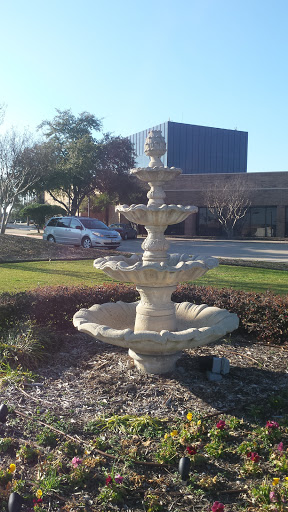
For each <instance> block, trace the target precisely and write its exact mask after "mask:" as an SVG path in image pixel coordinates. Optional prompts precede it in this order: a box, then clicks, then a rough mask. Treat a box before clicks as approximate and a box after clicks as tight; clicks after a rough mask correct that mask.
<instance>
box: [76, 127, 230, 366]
mask: <svg viewBox="0 0 288 512" xmlns="http://www.w3.org/2000/svg"><path fill="white" fill-rule="evenodd" d="M165 152H166V143H165V140H164V138H163V137H162V135H161V131H158V130H154V131H151V132H150V133H149V135H148V137H147V139H146V142H145V153H146V155H147V156H149V157H150V163H149V167H145V168H137V169H132V170H131V173H132V174H135V175H136V176H137V177H138V178H139V179H140V180H142V181H145V182H148V184H149V186H150V191H149V192H148V194H147V197H148V199H149V201H148V204H147V205H144V204H138V205H135V204H132V206H127V205H122V206H118V207H117V209H118V211H119V212H121V213H122V214H123V215H125V217H126V218H127V219H128V220H129V221H132V222H135V223H137V224H144V225H145V228H146V230H147V233H148V236H147V238H146V239H145V241H144V242H143V244H142V249H143V251H144V253H143V255H132V256H130V257H125V256H123V255H121V256H106V257H104V258H98V259H96V260H95V261H94V266H95V268H97V269H101V270H103V271H104V272H105V273H106V274H108V275H109V276H110V277H112V278H114V279H117V280H119V281H123V282H127V281H128V282H133V283H134V284H136V288H137V290H138V291H139V294H140V301H139V302H135V303H132V304H131V303H130V304H127V303H124V302H121V301H119V302H116V303H106V304H101V305H99V304H96V305H94V306H92V307H91V308H89V309H81V310H80V311H78V312H77V313H76V314H75V315H74V319H73V320H74V325H75V326H76V327H77V328H78V329H79V331H82V332H85V333H88V334H90V335H91V336H93V337H94V338H96V339H98V340H102V341H104V342H106V343H111V344H112V345H119V346H121V347H127V348H128V349H129V352H128V353H129V356H130V357H132V358H133V359H134V362H135V365H136V366H137V367H138V368H139V369H141V370H142V371H145V372H146V373H165V372H169V371H172V370H173V369H174V366H175V362H176V361H177V359H178V358H179V357H180V356H181V351H182V350H183V349H191V348H194V347H199V346H201V345H207V344H208V343H211V342H213V341H216V340H217V339H219V338H221V337H222V336H224V335H225V334H227V333H229V332H232V331H233V330H234V329H237V327H238V317H237V316H236V315H235V314H234V313H229V312H228V311H226V310H225V309H219V308H216V307H208V306H207V305H206V304H202V305H195V304H191V303H189V302H183V303H180V304H175V303H174V302H172V301H171V294H172V292H173V291H174V290H175V288H176V286H177V284H178V283H179V282H183V281H188V280H189V281H194V280H195V279H197V278H199V277H201V276H203V275H204V274H205V273H206V272H207V271H208V270H210V269H213V268H215V267H216V266H217V265H218V261H217V260H216V259H215V258H212V257H201V256H190V255H188V254H181V255H180V254H168V252H167V251H168V248H169V243H168V242H167V240H166V238H165V236H164V232H165V230H166V228H167V226H168V225H170V224H178V223H179V222H182V221H183V220H185V219H186V218H187V217H188V216H189V215H190V214H195V213H196V212H197V208H196V207H195V206H182V205H175V204H172V205H167V204H165V203H164V198H165V192H164V190H163V187H164V185H165V182H167V181H169V180H171V179H174V178H176V177H177V176H178V175H179V174H181V172H182V171H181V169H176V168H174V167H171V168H169V167H164V166H163V163H162V161H161V159H160V158H161V156H163V155H164V154H165Z"/></svg>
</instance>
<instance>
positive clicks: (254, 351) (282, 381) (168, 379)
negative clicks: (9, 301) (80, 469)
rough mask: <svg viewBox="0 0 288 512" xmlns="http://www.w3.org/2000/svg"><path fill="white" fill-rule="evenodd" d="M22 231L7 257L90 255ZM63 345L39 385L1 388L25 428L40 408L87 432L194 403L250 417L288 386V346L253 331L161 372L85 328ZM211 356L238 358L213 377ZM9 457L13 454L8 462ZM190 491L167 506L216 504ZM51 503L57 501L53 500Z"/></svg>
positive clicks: (204, 409)
mask: <svg viewBox="0 0 288 512" xmlns="http://www.w3.org/2000/svg"><path fill="white" fill-rule="evenodd" d="M17 238H20V237H15V236H13V237H12V236H9V235H2V236H0V247H1V251H0V261H1V262H3V261H19V260H20V259H22V260H23V258H25V259H26V258H27V259H28V258H29V259H30V260H37V259H38V260H40V259H47V258H51V259H62V258H63V259H73V258H86V259H87V252H86V250H85V249H82V248H77V249H76V248H71V247H69V248H67V247H64V246H58V245H53V244H47V243H46V242H43V241H41V240H33V243H32V244H31V239H29V238H28V240H26V237H21V242H20V241H19V240H18V241H17ZM17 243H18V244H19V243H21V250H19V251H18V250H16V249H15V247H16V246H17ZM32 246H33V247H32ZM92 253H93V254H92ZM99 253H100V254H103V252H101V251H99V250H96V249H93V250H91V249H89V258H90V257H91V258H95V257H97V256H99ZM105 254H107V253H105ZM59 347H60V348H59V351H58V352H56V353H54V354H50V355H49V357H47V359H46V360H45V363H42V365H41V366H40V367H39V368H37V370H36V371H37V383H38V384H37V383H36V384H35V383H34V384H33V385H31V384H28V382H27V383H26V384H24V385H23V384H19V385H17V384H15V381H13V380H11V382H9V381H8V383H7V384H6V386H5V387H2V389H1V402H2V403H7V404H8V405H9V406H10V407H13V408H14V409H15V414H16V416H17V415H18V416H20V417H21V418H22V421H23V430H24V425H25V424H26V423H27V422H29V418H32V417H35V414H36V412H37V415H38V416H37V417H38V419H40V420H41V418H42V419H44V418H45V415H46V414H47V412H48V411H49V412H50V413H54V414H55V415H57V416H58V417H60V418H61V419H62V420H64V421H65V422H67V423H70V422H71V421H73V422H74V423H75V424H76V425H78V427H79V429H80V432H81V431H82V432H83V431H84V427H85V425H87V423H88V422H89V421H91V420H94V419H95V418H99V417H103V416H105V417H110V416H112V415H125V414H130V415H137V416H143V415H146V414H148V415H149V416H152V417H158V418H162V419H167V421H168V422H169V423H170V424H173V421H175V420H176V419H177V418H183V419H185V418H186V414H187V412H188V411H191V412H192V413H193V412H194V411H195V412H197V414H201V415H203V416H210V415H211V416H213V415H215V418H218V417H219V416H220V415H221V413H225V412H227V413H231V414H232V415H234V416H237V417H239V418H242V417H243V414H244V411H245V410H247V408H253V407H257V406H258V405H259V404H263V403H265V402H267V401H268V397H269V396H270V395H271V394H272V393H278V392H280V391H281V390H283V389H286V388H287V384H288V359H287V355H288V346H287V345H284V346H270V345H263V344H260V343H255V342H254V340H253V339H251V338H249V337H246V338H244V337H242V336H239V335H238V334H237V333H234V334H233V335H232V336H228V337H227V338H226V339H223V340H220V341H218V342H217V343H214V344H212V345H209V346H206V347H203V348H199V349H196V350H186V351H185V352H183V355H182V357H181V358H180V359H179V360H178V362H177V364H176V370H175V372H173V373H171V374H166V375H160V376H159V375H145V374H142V373H140V372H139V371H138V370H137V369H136V368H135V367H134V365H133V361H132V360H131V359H130V358H129V357H128V355H127V351H126V350H124V349H121V348H118V347H114V346H110V345H105V344H104V343H101V342H100V341H97V340H94V339H92V338H90V337H89V336H87V335H85V334H81V333H78V332H75V334H74V335H68V334H63V333H62V334H59ZM204 356H217V357H226V358H227V359H228V360H229V362H230V371H229V373H228V374H227V375H226V376H224V377H223V378H222V380H220V381H219V382H211V381H209V380H208V378H207V375H206V373H205V371H202V370H201V362H203V357H204ZM71 411H73V413H71ZM21 414H22V416H21ZM44 422H45V419H44ZM5 429H6V431H5ZM9 432H10V433H9ZM1 435H2V436H3V435H6V436H8V435H11V436H12V437H13V435H15V429H14V430H13V422H12V424H11V425H9V422H8V423H7V427H4V426H2V427H1V428H0V436H1ZM18 435H19V436H20V437H21V436H22V435H23V432H18ZM59 435H60V437H61V434H59ZM63 438H65V435H63ZM8 459H9V457H8V458H7V463H8V462H9V460H8ZM174 470H175V468H174ZM155 471H156V472H157V471H158V469H157V470H156V469H155ZM163 471H164V472H165V471H166V470H164V469H162V470H161V472H162V473H161V474H163ZM159 472H160V470H159ZM166 473H167V471H166ZM159 478H160V473H159ZM228 480H229V479H228ZM159 485H160V484H159ZM235 485H236V484H235ZM219 493H220V494H219ZM168 494H169V493H168ZM178 494H179V493H178ZM180 494H181V492H180ZM236 494H237V493H236ZM235 496H236V495H235ZM182 498H183V497H182ZM182 498H180V497H179V498H177V496H176V497H175V495H174V497H173V493H171V500H170V502H169V500H168V502H169V507H168V505H167V503H166V507H167V508H164V509H163V510H171V511H172V512H174V510H177V511H181V512H182V511H183V512H184V510H195V511H196V510H197V511H200V510H201V511H202V510H203V511H204V510H206V509H207V510H210V509H209V508H207V507H209V503H210V501H209V502H207V503H206V502H205V498H204V497H203V499H202V501H201V500H198V498H197V497H195V499H194V498H193V499H192V501H191V500H190V502H189V503H190V505H189V506H188V508H187V502H185V500H184V501H183V499H182ZM190 498H191V496H190ZM169 499H170V498H169ZM211 499H212V498H211ZM213 499H219V500H220V501H221V500H222V501H225V500H226V501H225V503H227V502H228V503H230V506H229V508H228V507H227V508H225V512H226V510H227V512H228V510H229V512H230V511H236V510H239V509H238V505H239V503H240V502H239V501H238V502H237V501H236V498H235V497H234V495H233V494H229V495H225V492H224V491H222V494H221V491H219V490H218V491H217V494H216V495H215V496H214V497H213ZM213 499H212V501H213ZM237 499H239V497H238V495H237ZM177 500H178V501H177ZM64 501H65V500H64ZM240 501H241V500H240ZM140 502H141V500H140V501H139V503H140ZM59 503H60V504H61V507H63V508H59V509H58V510H71V511H72V510H80V509H81V507H79V508H77V507H76V508H75V509H74V508H73V507H72V506H69V507H68V508H65V507H64V506H63V501H61V499H60V501H59ZM139 503H138V505H137V500H136V501H135V500H134V501H132V502H129V500H128V505H127V504H126V505H125V506H123V508H121V507H120V508H118V506H117V505H115V506H112V505H111V508H109V507H108V508H107V509H106V508H105V510H126V511H128V512H129V510H131V511H132V510H133V511H135V512H137V511H139V512H140V511H143V510H146V509H145V508H144V506H143V505H139ZM197 503H198V505H197ZM237 503H238V504H237ZM243 503H244V502H243V500H242V504H243ZM59 507H60V505H59ZM87 507H88V508H85V507H82V508H83V510H95V511H97V510H99V512H100V510H101V511H102V508H101V509H100V508H99V509H98V508H97V507H96V508H93V507H92V508H91V509H90V508H89V506H88V505H87ZM189 507H192V508H189ZM45 510H46V508H45ZM47 510H48V509H47ZM51 510H56V509H54V508H53V507H52V508H51ZM103 510H104V508H103ZM155 510H158V509H156V508H155ZM159 510H160V509H159ZM247 510H248V509H247ZM250 510H254V509H252V508H251V509H250ZM255 510H256V509H255ZM257 510H258V509H257ZM259 510H260V509H259Z"/></svg>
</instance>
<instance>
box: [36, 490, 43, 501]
mask: <svg viewBox="0 0 288 512" xmlns="http://www.w3.org/2000/svg"><path fill="white" fill-rule="evenodd" d="M35 494H36V498H38V500H40V498H41V496H42V494H43V492H42V491H41V489H38V491H36V493H35Z"/></svg>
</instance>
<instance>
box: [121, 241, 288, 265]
mask: <svg viewBox="0 0 288 512" xmlns="http://www.w3.org/2000/svg"><path fill="white" fill-rule="evenodd" d="M167 239H168V240H169V242H170V244H171V245H170V248H169V252H170V253H171V252H178V253H184V252H188V253H189V254H194V255H195V254H201V255H202V256H215V257H217V258H240V259H246V260H255V259H256V260H263V261H279V262H286V263H288V242H274V241H273V242H272V241H271V242H269V241H262V240H261V241H260V240H259V241H258V240H256V241H253V242H251V241H242V240H234V241H226V240H199V239H193V240H191V239H175V238H174V239H171V238H167ZM142 241H143V239H141V238H139V239H137V240H126V241H123V242H122V244H121V251H128V252H142V249H141V243H142Z"/></svg>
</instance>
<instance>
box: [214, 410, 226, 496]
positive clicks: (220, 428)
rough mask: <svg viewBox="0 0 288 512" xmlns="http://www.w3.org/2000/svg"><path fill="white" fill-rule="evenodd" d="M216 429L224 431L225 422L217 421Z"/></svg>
mask: <svg viewBox="0 0 288 512" xmlns="http://www.w3.org/2000/svg"><path fill="white" fill-rule="evenodd" d="M216 428H218V430H224V429H225V428H226V423H225V421H224V420H220V421H218V423H217V425H216ZM215 503H217V501H215Z"/></svg>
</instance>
